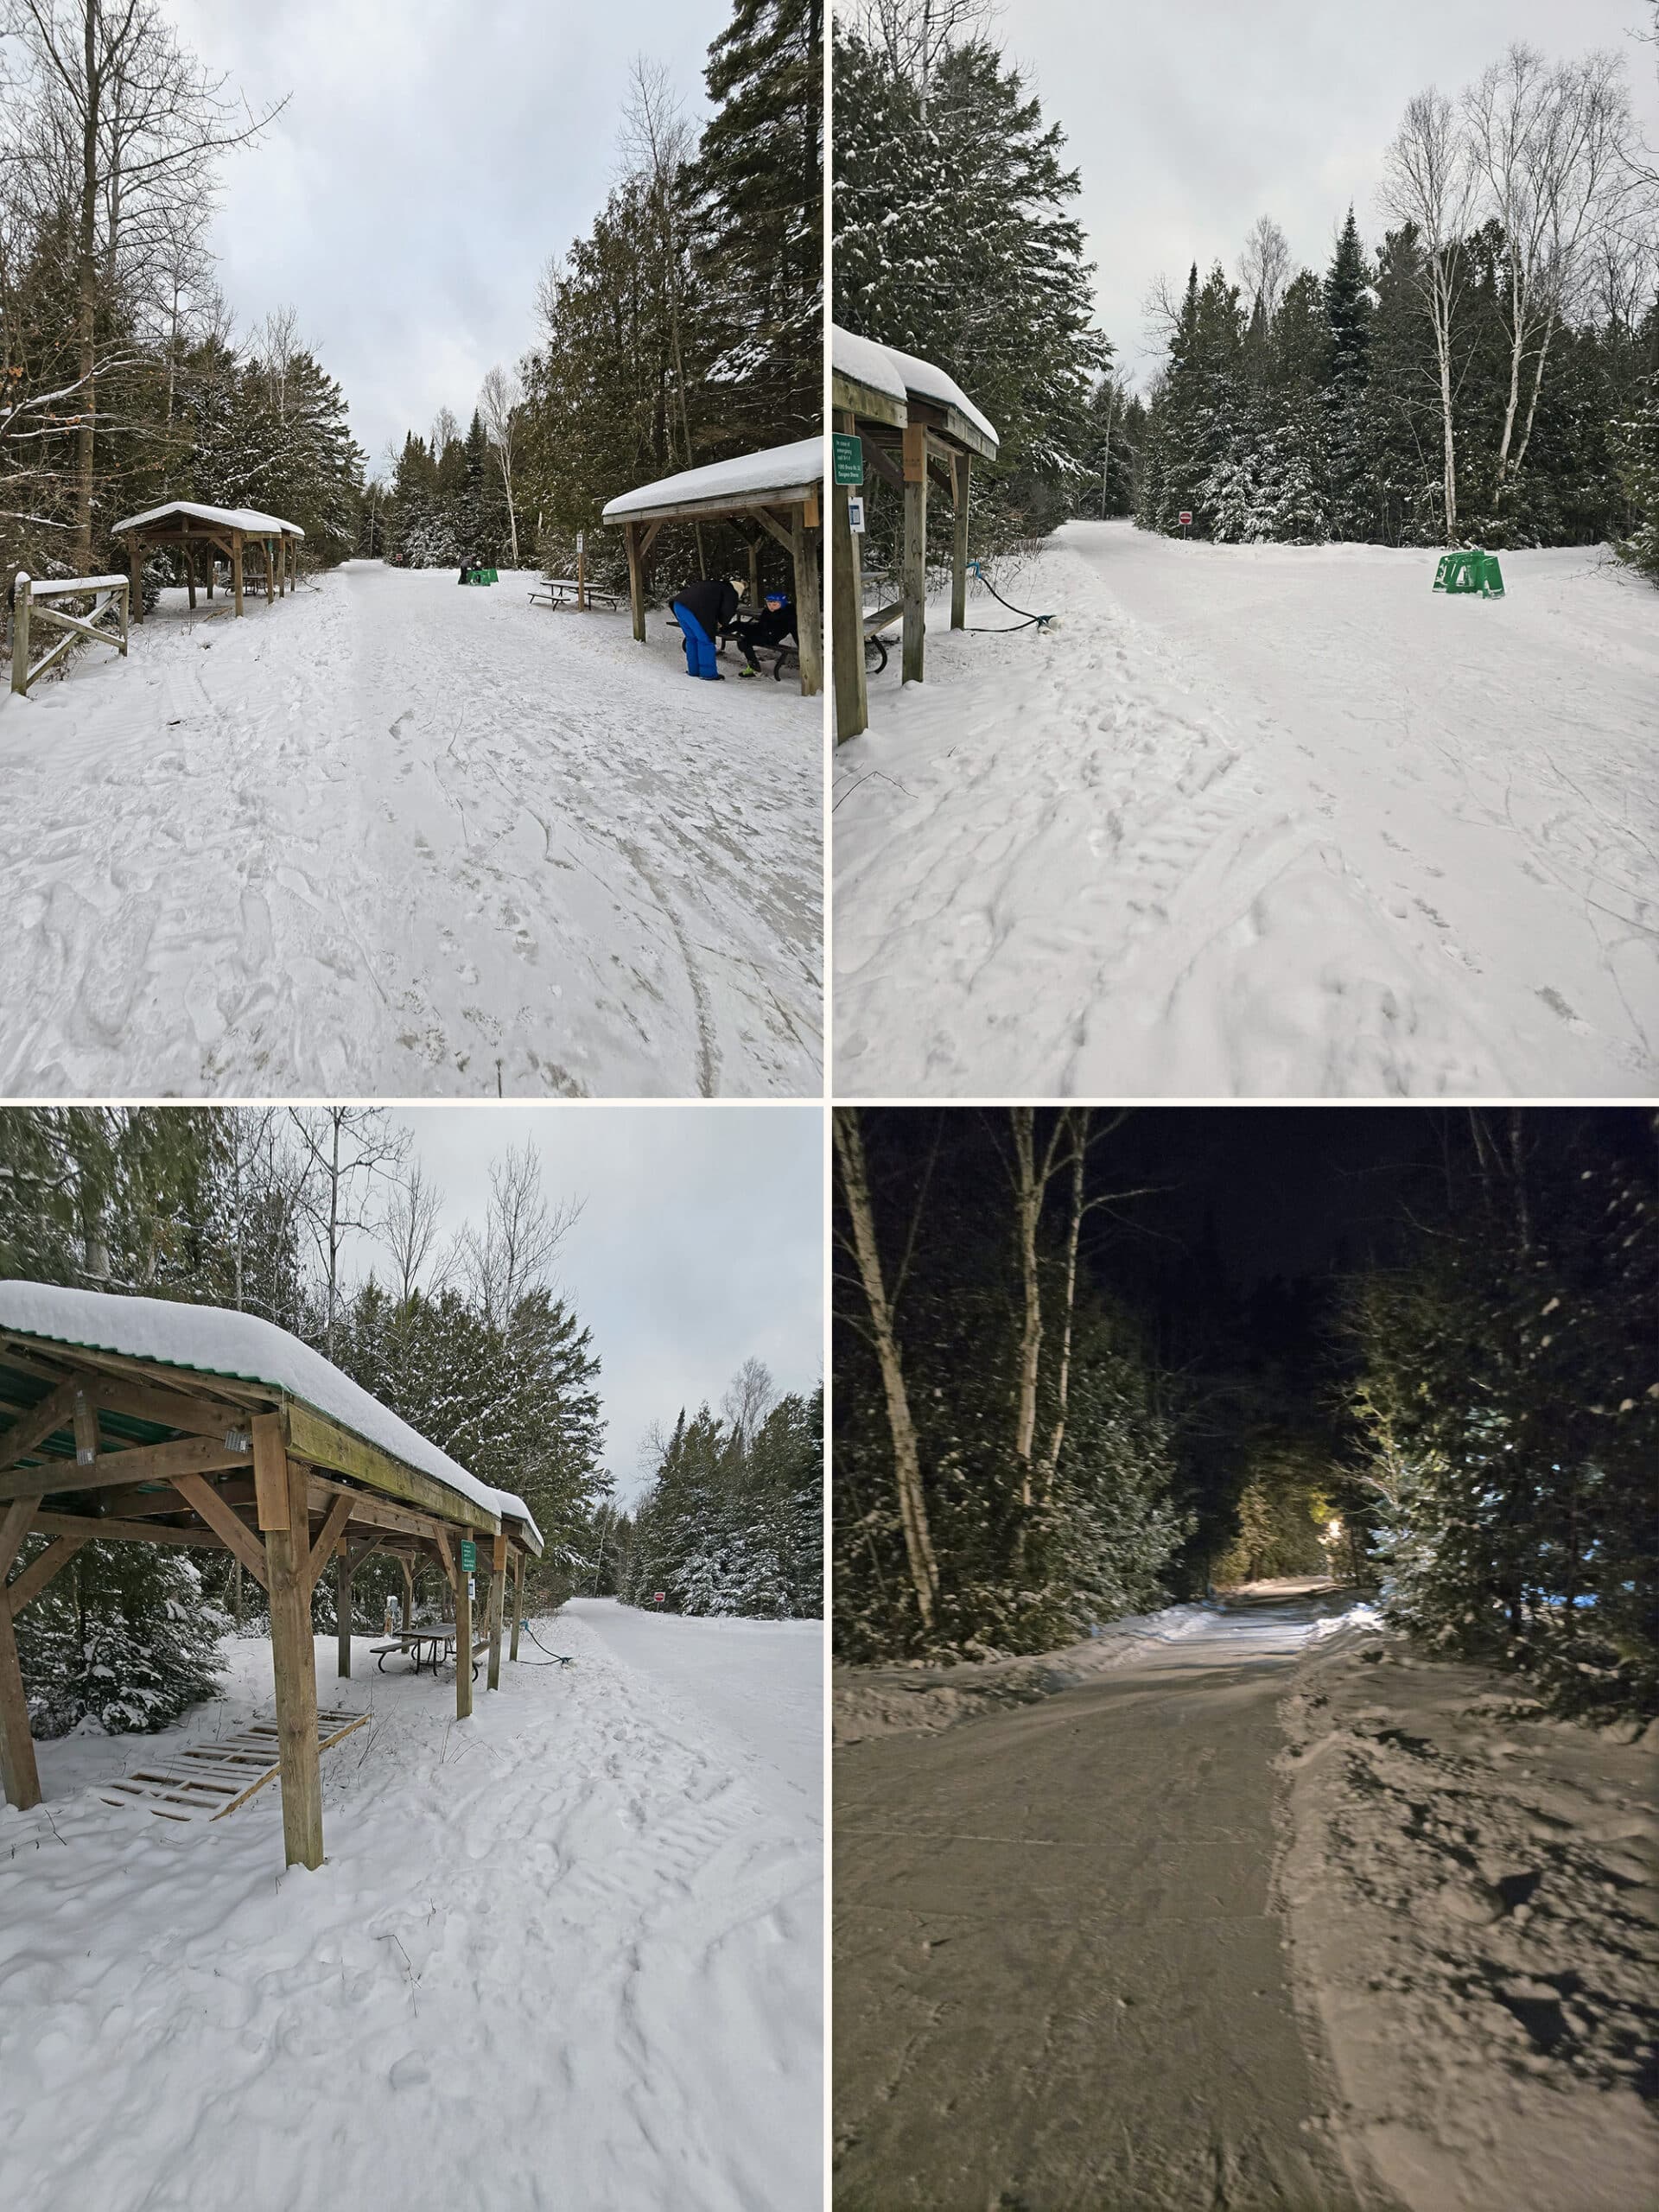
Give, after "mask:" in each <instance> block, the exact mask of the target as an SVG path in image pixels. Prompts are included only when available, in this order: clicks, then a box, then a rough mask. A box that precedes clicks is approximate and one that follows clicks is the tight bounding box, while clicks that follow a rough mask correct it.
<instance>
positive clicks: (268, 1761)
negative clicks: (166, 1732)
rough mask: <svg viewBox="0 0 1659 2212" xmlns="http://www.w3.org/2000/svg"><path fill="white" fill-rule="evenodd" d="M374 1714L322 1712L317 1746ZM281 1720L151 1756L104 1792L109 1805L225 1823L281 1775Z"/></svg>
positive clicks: (174, 1818)
mask: <svg viewBox="0 0 1659 2212" xmlns="http://www.w3.org/2000/svg"><path fill="white" fill-rule="evenodd" d="M368 1718H369V1716H368V1714H367V1713H350V1712H347V1711H346V1709H345V1708H344V1707H324V1708H322V1709H321V1710H320V1711H319V1712H318V1714H317V1749H318V1751H327V1748H328V1746H329V1745H331V1744H337V1743H339V1742H340V1738H342V1737H343V1736H349V1735H350V1734H351V1732H352V1731H353V1729H354V1728H360V1727H361V1726H363V1724H364V1722H365V1720H366V1719H368ZM276 1778H277V1723H276V1721H275V1720H274V1719H272V1720H255V1721H251V1722H250V1723H249V1725H248V1726H246V1727H245V1728H240V1729H238V1731H237V1732H236V1734H235V1735H233V1736H220V1737H219V1738H216V1739H215V1740H214V1741H213V1742H211V1743H206V1744H187V1745H184V1746H183V1747H182V1748H181V1750H179V1751H172V1752H169V1753H168V1756H167V1757H166V1758H163V1759H149V1760H146V1761H145V1762H144V1764H143V1765H142V1766H136V1767H134V1769H133V1770H132V1772H131V1773H130V1774H128V1775H124V1777H122V1778H121V1780H119V1781H118V1782H111V1783H105V1784H104V1785H103V1787H102V1788H101V1789H99V1793H98V1794H99V1796H100V1797H101V1798H102V1799H103V1801H104V1802H105V1804H106V1805H134V1806H137V1807H140V1808H143V1810H144V1811H145V1812H149V1813H154V1814H155V1815H156V1817H157V1819H158V1820H163V1821H221V1820H223V1819H224V1817H225V1815H226V1813H233V1812H235V1810H236V1808H237V1807H238V1805H245V1804H246V1803H247V1802H248V1800H249V1798H250V1797H251V1796H253V1795H254V1794H255V1792H256V1791H257V1790H260V1789H264V1786H265V1784H266V1783H268V1782H274V1781H275V1780H276Z"/></svg>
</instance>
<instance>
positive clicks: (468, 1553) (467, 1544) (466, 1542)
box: [461, 1536, 478, 1574]
mask: <svg viewBox="0 0 1659 2212" xmlns="http://www.w3.org/2000/svg"><path fill="white" fill-rule="evenodd" d="M477 1565H478V1546H477V1545H476V1544H475V1543H474V1541H473V1540H472V1538H471V1537H470V1536H467V1537H464V1538H463V1539H462V1541H461V1573H463V1574H470V1573H472V1571H473V1569H474V1567H476V1566H477Z"/></svg>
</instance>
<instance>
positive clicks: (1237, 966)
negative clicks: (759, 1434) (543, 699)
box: [834, 523, 1659, 1097]
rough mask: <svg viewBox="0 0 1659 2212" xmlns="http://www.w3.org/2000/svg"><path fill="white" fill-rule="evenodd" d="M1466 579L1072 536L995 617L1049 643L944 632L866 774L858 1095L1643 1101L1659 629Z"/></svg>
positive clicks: (842, 884) (854, 828)
mask: <svg viewBox="0 0 1659 2212" xmlns="http://www.w3.org/2000/svg"><path fill="white" fill-rule="evenodd" d="M1433 559H1434V556H1433V553H1432V552H1427V551H1424V550H1405V551H1394V550H1387V549H1384V548H1381V547H1375V546H1313V547H1299V546H1217V545H1203V544H1183V543H1179V542H1177V541H1173V540H1170V539H1166V538H1162V537H1154V536H1151V535H1149V534H1147V533H1145V532H1141V531H1135V530H1132V529H1131V528H1130V527H1129V526H1128V524H1104V525H1102V524H1097V523H1096V524H1081V523H1079V524H1071V526H1070V527H1069V528H1068V529H1067V530H1066V531H1064V532H1063V533H1062V534H1061V537H1060V538H1059V539H1058V542H1057V543H1056V544H1055V546H1054V547H1053V548H1052V549H1051V550H1048V551H1046V552H1045V553H1044V554H1043V555H1042V556H1040V557H1039V559H1038V560H1036V561H1035V562H1033V563H1030V564H1028V565H1027V567H1026V568H1024V569H1022V570H1021V571H1020V573H1019V574H1018V575H1017V578H1016V579H1015V580H1014V581H1013V582H1007V581H1005V582H1003V584H1002V587H1001V588H1002V589H1003V590H1004V592H1005V593H1006V594H1007V597H1009V598H1010V599H1012V600H1014V601H1017V602H1018V603H1019V604H1020V605H1021V606H1023V607H1033V608H1038V609H1040V610H1042V611H1044V612H1048V611H1050V610H1052V611H1054V612H1056V613H1058V614H1059V616H1060V620H1059V622H1058V625H1057V626H1056V627H1055V628H1054V629H1053V630H1052V632H1048V633H1046V634H1041V633H1039V632H1036V631H1034V630H1031V629H1026V630H1022V631H1018V632H1014V634H1010V635H1005V636H1002V637H989V636H976V635H968V636H960V635H957V636H953V635H952V634H951V633H950V632H949V631H948V630H947V629H946V627H945V613H944V609H943V608H938V609H930V633H929V639H928V681H927V683H926V684H925V685H924V686H921V687H917V686H915V685H912V686H909V687H906V689H905V690H903V691H902V693H901V691H900V689H899V680H898V663H897V657H896V655H895V656H894V658H893V660H891V661H890V663H889V665H888V668H887V672H886V673H885V674H884V675H883V676H881V677H877V678H874V679H873V681H872V685H871V697H870V714H871V728H870V731H869V732H868V734H866V735H865V736H864V737H862V738H860V739H857V740H855V741H854V742H853V743H852V744H850V745H847V746H843V747H842V748H841V749H840V753H839V757H838V760H837V770H838V775H837V786H838V788H837V791H836V802H835V808H836V810H835V815H834V824H835V842H836V1052H837V1084H838V1088H840V1089H842V1090H846V1091H849V1092H850V1093H852V1094H854V1095H857V1096H883V1095H889V1094H899V1095H904V1096H940V1095H947V1094H951V1093H955V1094H957V1095H961V1094H963V1093H973V1094H982V1095H988V1096H1007V1095H1011V1094H1015V1095H1023V1096H1033V1095H1037V1096H1052V1095H1071V1096H1084V1097H1087V1096H1144V1097H1152V1096H1170V1097H1173V1096H1286V1097H1306V1096H1396V1095H1397V1096H1422V1097H1429V1096H1447V1095H1452V1096H1457V1095H1464V1096H1466V1095H1470V1094H1471V1093H1472V1094H1475V1095H1481V1094H1499V1095H1503V1094H1508V1095H1514V1096H1575V1095H1576V1096H1633V1095H1645V1094H1646V1093H1648V1092H1650V1091H1651V1090H1653V1088H1654V1085H1655V1081H1656V1073H1659V804H1656V801H1655V797H1654V794H1655V789H1656V781H1659V779H1656V766H1659V593H1656V592H1655V591H1654V589H1653V588H1652V586H1651V585H1650V584H1648V583H1645V582H1643V581H1642V580H1641V579H1640V578H1638V577H1637V576H1636V575H1633V574H1631V573H1630V571H1629V570H1627V569H1621V568H1620V567H1619V566H1618V564H1617V563H1615V562H1614V561H1613V560H1612V558H1611V556H1610V555H1609V554H1608V553H1607V551H1606V550H1605V548H1599V549H1598V548H1592V549H1568V550H1552V551H1546V552H1522V553H1506V554H1504V556H1503V571H1504V576H1505V580H1506V582H1507V585H1508V595H1507V597H1505V598H1504V599H1503V600H1500V601H1483V600H1479V599H1471V598H1447V597H1446V595H1445V594H1437V593H1434V592H1433V591H1432V590H1431V589H1430V583H1431V580H1432V578H1433ZM935 618H937V620H935ZM969 620H971V621H973V622H975V623H977V624H983V625H986V626H992V627H995V626H1000V625H1011V624H1012V623H1013V622H1014V616H1012V615H1011V614H1008V613H1005V611H1004V610H1003V609H1002V608H1001V607H998V606H997V605H996V604H995V601H992V600H990V599H988V598H986V597H984V596H983V595H981V596H979V597H977V598H976V599H975V600H974V601H972V602H971V604H970V608H969Z"/></svg>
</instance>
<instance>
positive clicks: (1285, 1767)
mask: <svg viewBox="0 0 1659 2212" xmlns="http://www.w3.org/2000/svg"><path fill="white" fill-rule="evenodd" d="M1285 1719H1286V1725H1287V1732H1288V1734H1289V1736H1290V1738H1291V1748H1290V1749H1289V1750H1288V1751H1287V1752H1286V1753H1285V1754H1284V1755H1283V1756H1282V1758H1281V1761H1280V1765H1281V1772H1282V1774H1283V1775H1284V1777H1285V1778H1286V1779H1287V1783H1288V1788H1289V1805H1288V1816H1287V1851H1286V1856H1285V1859H1284V1862H1283V1866H1282V1869H1281V1889H1282V1892H1283V1895H1284V1897H1285V1900H1286V1902H1287V1906H1288V1911H1289V1923H1290V1929H1291V1933H1292V1956H1293V1961H1294V1983H1295V1986H1296V1989H1297V1992H1298V1994H1299V1996H1300V1999H1301V2001H1302V2002H1303V2004H1304V2005H1305V2007H1306V2012H1307V2014H1308V2017H1309V2019H1310V2022H1311V2024H1313V2026H1314V2028H1315V2029H1316V2031H1317V2032H1318V2033H1319V2035H1320V2037H1321V2039H1322V2040H1323V2041H1324V2043H1325V2046H1326V2047H1327V2048H1328V2050H1329V2051H1330V2053H1331V2056H1332V2061H1333V2063H1334V2069H1335V2074H1336V2077H1337V2084H1338V2092H1339V2098H1338V2126H1339V2129H1340V2133H1341V2139H1342V2140H1343V2142H1344V2145H1346V2146H1347V2147H1348V2149H1349V2150H1350V2152H1351V2156H1352V2158H1353V2162H1354V2164H1355V2166H1356V2168H1357V2169H1358V2170H1363V2168H1364V2167H1366V2166H1369V2167H1370V2168H1371V2169H1372V2170H1373V2171H1375V2173H1376V2175H1377V2176H1378V2177H1380V2180H1381V2182H1382V2183H1383V2185H1384V2186H1386V2187H1387V2188H1389V2189H1390V2190H1392V2191H1393V2192H1394V2196H1395V2199H1396V2200H1397V2201H1398V2202H1400V2203H1402V2204H1403V2205H1405V2206H1408V2208H1409V2212H1515V2208H1516V2207H1517V2206H1532V2205H1535V2206H1538V2207H1540V2208H1543V2207H1548V2212H1646V2208H1649V2207H1650V2206H1652V2205H1653V2204H1655V2203H1656V2202H1659V2121H1656V2118H1655V2113H1654V2101H1655V2099H1656V2097H1659V2035H1656V2031H1659V1847H1656V1843H1659V1836H1656V1827H1655V1819H1654V1784H1655V1774H1654V1762H1653V1757H1652V1753H1653V1751H1654V1749H1655V1748H1656V1739H1659V1723H1656V1724H1655V1725H1654V1726H1652V1727H1651V1728H1650V1729H1649V1732H1648V1741H1647V1743H1646V1745H1645V1746H1642V1745H1632V1744H1630V1743H1620V1742H1618V1741H1615V1740H1612V1739H1611V1738H1608V1737H1605V1736H1601V1735H1595V1734H1592V1733H1591V1732H1589V1731H1588V1730H1586V1729H1584V1728H1580V1727H1575V1726H1570V1725H1568V1724H1567V1723H1565V1722H1560V1721H1552V1720H1549V1719H1546V1718H1545V1717H1544V1715H1543V1714H1542V1713H1541V1711H1540V1709H1539V1708H1538V1707H1537V1706H1536V1705H1535V1704H1534V1703H1533V1702H1532V1700H1530V1699H1529V1697H1528V1695H1527V1694H1526V1692H1525V1689H1524V1687H1523V1686H1522V1685H1519V1684H1517V1683H1516V1681H1514V1680H1513V1678H1511V1679H1510V1680H1507V1681H1505V1680H1503V1679H1502V1678H1500V1677H1498V1676H1496V1675H1490V1674H1485V1673H1483V1672H1481V1671H1480V1670H1478V1669H1474V1668H1470V1667H1460V1666H1447V1665H1442V1664H1438V1663H1429V1662H1424V1661H1422V1660H1421V1659H1416V1658H1414V1657H1413V1656H1411V1655H1410V1654H1409V1652H1408V1650H1407V1649H1406V1648H1405V1647H1404V1646H1403V1645H1402V1643H1401V1642H1400V1641H1399V1640H1398V1639H1396V1638H1394V1637H1380V1636H1378V1635H1377V1634H1376V1633H1375V1632H1367V1631H1366V1630H1363V1629H1362V1628H1357V1627H1355V1628H1344V1629H1342V1630H1340V1632H1339V1633H1338V1634H1336V1635H1334V1636H1333V1637H1332V1638H1331V1639H1330V1643H1329V1646H1328V1648H1327V1649H1324V1650H1315V1651H1313V1652H1311V1653H1310V1655H1309V1656H1308V1658H1307V1660H1306V1662H1305V1664H1304V1666H1303V1668H1302V1669H1301V1670H1300V1673H1299V1675H1298V1677H1297V1681H1296V1686H1295V1688H1294V1693H1293V1694H1292V1695H1291V1696H1290V1698H1289V1699H1288V1700H1287V1704H1286V1709H1285Z"/></svg>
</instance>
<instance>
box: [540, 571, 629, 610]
mask: <svg viewBox="0 0 1659 2212" xmlns="http://www.w3.org/2000/svg"><path fill="white" fill-rule="evenodd" d="M581 598H585V599H586V600H587V601H588V606H589V607H593V606H594V605H598V606H601V607H609V609H610V610H611V613H613V614H614V613H617V611H618V610H619V608H620V607H621V604H622V601H621V599H620V596H619V595H618V594H616V593H615V592H613V591H607V590H606V589H605V588H604V587H603V586H602V585H601V584H579V583H578V582H576V580H575V577H574V576H545V577H543V580H542V582H540V583H539V584H538V585H537V587H536V588H535V590H534V591H532V592H531V594H530V603H531V606H532V607H534V606H536V605H537V602H538V601H545V602H546V604H547V605H548V606H549V607H575V606H576V605H577V604H579V601H580V599H581Z"/></svg>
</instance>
